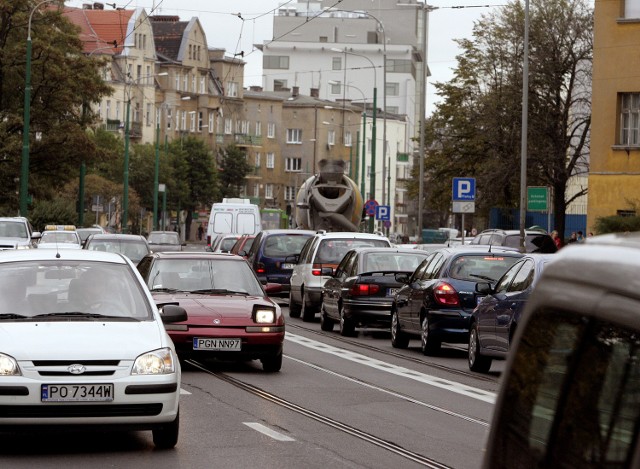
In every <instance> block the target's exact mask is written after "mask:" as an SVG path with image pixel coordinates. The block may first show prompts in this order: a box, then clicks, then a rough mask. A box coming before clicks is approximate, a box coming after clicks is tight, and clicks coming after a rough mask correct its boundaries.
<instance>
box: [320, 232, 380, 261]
mask: <svg viewBox="0 0 640 469" xmlns="http://www.w3.org/2000/svg"><path fill="white" fill-rule="evenodd" d="M365 246H368V247H376V248H388V247H389V243H388V242H387V241H386V240H385V239H384V238H381V239H323V240H322V242H321V243H320V247H319V248H318V253H317V254H316V260H315V262H316V263H318V264H339V263H340V261H341V260H342V258H343V257H344V255H345V254H346V253H347V251H349V250H351V249H353V248H357V247H365Z"/></svg>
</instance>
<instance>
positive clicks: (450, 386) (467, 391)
mask: <svg viewBox="0 0 640 469" xmlns="http://www.w3.org/2000/svg"><path fill="white" fill-rule="evenodd" d="M285 339H286V340H289V341H291V342H294V343H296V344H298V345H302V346H303V347H308V348H311V349H314V350H317V351H319V352H323V353H328V354H330V355H335V356H336V357H340V358H342V359H344V360H349V361H352V362H356V363H359V364H361V365H365V366H369V367H371V368H375V369H377V370H380V371H385V372H387V373H391V374H394V375H396V376H402V377H404V378H408V379H412V380H414V381H419V382H421V383H424V384H428V385H430V386H435V387H437V388H441V389H446V390H447V391H451V392H455V393H456V394H461V395H463V396H467V397H471V398H473V399H477V400H479V401H483V402H488V403H490V404H494V403H495V401H496V394H495V393H493V392H489V391H485V390H483V389H478V388H474V387H472V386H467V385H466V384H462V383H458V382H455V381H451V380H448V379H444V378H438V377H437V376H431V375H427V374H424V373H420V372H417V371H413V370H410V369H408V368H404V367H401V366H396V365H392V364H391V363H386V362H383V361H380V360H376V359H374V358H370V357H367V356H366V355H361V354H359V353H355V352H352V351H350V350H346V349H341V348H338V347H333V346H331V345H327V344H324V343H322V342H318V341H316V340H313V339H309V338H307V337H303V336H301V335H297V334H292V333H290V332H287V334H286V335H285Z"/></svg>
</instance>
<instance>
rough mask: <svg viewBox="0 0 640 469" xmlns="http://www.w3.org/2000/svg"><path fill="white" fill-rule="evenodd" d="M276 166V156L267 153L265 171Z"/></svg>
mask: <svg viewBox="0 0 640 469" xmlns="http://www.w3.org/2000/svg"><path fill="white" fill-rule="evenodd" d="M275 166H276V154H275V153H267V169H273V168H275Z"/></svg>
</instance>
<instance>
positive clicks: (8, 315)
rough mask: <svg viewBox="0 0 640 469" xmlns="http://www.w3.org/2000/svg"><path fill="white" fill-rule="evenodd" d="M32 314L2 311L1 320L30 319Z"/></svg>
mask: <svg viewBox="0 0 640 469" xmlns="http://www.w3.org/2000/svg"><path fill="white" fill-rule="evenodd" d="M28 318H30V316H25V315H23V314H16V313H2V314H0V321H2V320H4V319H28Z"/></svg>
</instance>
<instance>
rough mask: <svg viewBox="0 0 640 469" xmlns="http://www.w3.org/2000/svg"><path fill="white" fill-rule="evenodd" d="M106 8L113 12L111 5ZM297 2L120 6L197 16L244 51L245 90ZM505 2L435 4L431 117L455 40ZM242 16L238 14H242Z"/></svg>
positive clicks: (76, 2) (151, 0) (227, 45)
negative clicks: (277, 15)
mask: <svg viewBox="0 0 640 469" xmlns="http://www.w3.org/2000/svg"><path fill="white" fill-rule="evenodd" d="M372 1H373V0H372ZM84 3H92V1H91V0H67V1H66V2H65V4H66V5H67V6H74V7H81V6H82V4H84ZM103 3H105V8H110V7H109V6H106V3H108V2H105V1H103ZM284 3H289V5H293V4H295V3H296V0H292V1H290V2H287V1H286V0H226V1H222V0H127V1H122V0H121V1H119V2H116V5H117V6H118V7H124V8H127V9H130V8H131V9H133V8H137V7H141V8H145V10H146V11H147V13H149V14H151V13H150V12H151V11H152V9H154V7H155V10H154V13H153V14H163V15H178V16H180V18H181V19H182V20H189V19H190V18H192V17H194V16H196V17H198V18H199V20H200V23H201V24H202V27H203V28H204V30H205V33H206V35H207V43H208V45H209V47H215V48H223V49H225V50H226V52H227V55H234V54H237V53H240V52H244V60H245V62H246V65H245V87H249V86H251V85H258V86H260V85H262V53H261V52H260V51H259V50H257V49H256V48H255V47H254V46H253V45H254V44H262V43H263V42H264V41H268V40H270V39H271V38H272V32H273V15H274V13H273V12H274V11H275V10H277V8H278V7H279V6H280V5H282V4H284ZM505 3H507V2H506V0H484V1H481V0H430V1H429V2H428V4H429V5H431V6H433V7H437V9H436V10H434V11H432V12H431V14H430V16H429V32H428V63H429V69H430V70H431V77H430V78H429V81H428V83H429V84H428V86H427V115H429V114H431V113H432V112H433V109H434V104H435V103H436V102H437V100H438V96H437V95H436V93H435V88H434V87H433V83H434V82H446V81H449V80H450V79H451V78H452V76H453V73H452V69H453V68H455V66H456V55H458V54H459V53H460V49H459V48H458V46H457V44H456V43H455V42H454V39H462V38H471V34H472V29H473V24H474V21H477V20H479V19H480V17H481V15H482V14H486V13H489V12H491V11H492V10H494V9H495V8H497V7H499V6H500V5H504V4H505ZM238 14H239V15H238Z"/></svg>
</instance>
